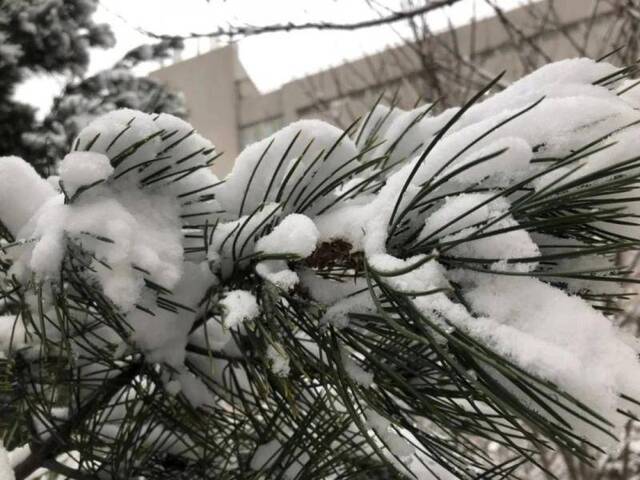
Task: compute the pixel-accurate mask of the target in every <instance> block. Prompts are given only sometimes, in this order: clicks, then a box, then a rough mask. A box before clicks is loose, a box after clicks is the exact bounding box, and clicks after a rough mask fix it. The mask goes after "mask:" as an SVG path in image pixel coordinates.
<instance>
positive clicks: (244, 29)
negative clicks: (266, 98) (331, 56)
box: [137, 0, 460, 40]
mask: <svg viewBox="0 0 640 480" xmlns="http://www.w3.org/2000/svg"><path fill="white" fill-rule="evenodd" d="M459 1H460V0H433V1H432V2H428V3H426V4H425V5H422V6H420V7H416V8H411V9H407V10H401V11H398V12H393V13H391V14H389V15H386V16H381V17H379V18H372V19H369V20H361V21H359V22H352V23H334V22H305V23H291V22H289V23H276V24H272V25H263V26H254V25H244V26H233V25H232V26H230V27H228V28H224V27H218V29H216V30H213V31H211V32H206V33H189V34H186V35H167V34H160V33H155V32H151V31H149V30H145V29H143V28H140V27H138V28H137V30H138V31H140V32H141V33H143V34H144V35H147V36H149V37H152V38H157V39H163V40H166V39H175V38H180V39H183V40H187V39H193V38H221V37H227V38H229V39H231V38H236V37H249V36H253V35H262V34H264V33H275V32H291V31H299V30H343V31H349V30H359V29H361V28H370V27H378V26H380V25H387V24H391V23H396V22H399V21H401V20H407V19H410V18H413V17H415V16H418V15H424V14H426V13H429V12H431V11H434V10H438V9H440V8H443V7H448V6H451V5H453V4H454V3H458V2H459Z"/></svg>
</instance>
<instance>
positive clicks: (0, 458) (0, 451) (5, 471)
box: [0, 442, 16, 480]
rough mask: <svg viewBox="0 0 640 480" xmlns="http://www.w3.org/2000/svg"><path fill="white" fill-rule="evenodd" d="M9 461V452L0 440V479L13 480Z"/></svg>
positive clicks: (13, 476)
mask: <svg viewBox="0 0 640 480" xmlns="http://www.w3.org/2000/svg"><path fill="white" fill-rule="evenodd" d="M15 478H16V477H15V475H14V474H13V468H12V465H11V461H10V460H9V452H7V450H6V449H5V448H4V445H2V443H1V442H0V480H15Z"/></svg>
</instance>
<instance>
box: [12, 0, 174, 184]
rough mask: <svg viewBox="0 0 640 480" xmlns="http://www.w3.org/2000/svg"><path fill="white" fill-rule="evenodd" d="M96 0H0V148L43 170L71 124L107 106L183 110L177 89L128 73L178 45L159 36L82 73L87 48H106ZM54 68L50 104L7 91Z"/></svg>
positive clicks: (63, 147) (72, 131)
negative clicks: (47, 107)
mask: <svg viewBox="0 0 640 480" xmlns="http://www.w3.org/2000/svg"><path fill="white" fill-rule="evenodd" d="M97 5H98V2H97V0H24V1H19V2H17V1H14V0H0V76H1V78H2V82H0V155H20V156H22V157H23V158H25V159H27V160H28V161H30V162H31V163H32V164H33V165H34V166H36V168H37V169H39V170H40V171H42V172H44V173H51V171H52V166H53V165H55V162H56V160H58V159H59V158H60V156H61V154H62V153H63V152H65V151H67V150H68V147H69V144H70V141H71V139H73V138H74V137H75V135H76V134H77V132H78V127H77V125H78V124H79V123H80V124H83V125H84V124H86V123H87V121H89V120H90V119H91V118H93V117H95V116H98V115H101V114H103V113H105V112H107V111H110V110H113V109H115V108H124V107H129V108H135V109H139V110H143V111H147V112H160V111H163V112H167V113H172V114H174V115H178V116H185V115H186V110H185V107H184V102H183V101H182V98H181V96H180V95H179V94H177V93H173V92H170V91H168V90H167V89H166V88H165V87H163V86H162V85H161V84H160V83H158V82H157V81H155V80H152V79H149V78H142V77H138V76H136V75H135V73H134V72H133V71H132V69H133V67H135V66H136V65H138V64H140V63H141V62H145V61H150V60H158V59H161V58H165V57H167V56H170V55H172V54H173V52H174V51H175V50H176V49H180V48H182V41H181V40H174V39H165V40H162V41H159V42H155V43H154V44H151V45H143V46H140V47H137V48H135V49H133V50H131V51H130V52H128V53H127V54H126V55H125V56H124V58H122V59H121V60H120V61H118V62H117V63H116V64H115V65H113V66H112V67H111V68H108V69H105V70H103V71H100V72H98V73H96V74H94V75H90V76H87V69H88V66H89V58H90V57H89V55H90V50H91V49H92V48H110V47H113V46H114V45H115V41H116V40H115V38H114V36H113V34H112V32H111V29H110V28H109V26H108V25H107V24H98V23H95V22H94V20H93V19H92V16H93V14H94V13H95V11H96V8H97ZM42 74H48V75H62V76H63V78H64V82H65V86H64V87H63V89H62V91H61V93H60V94H59V95H58V96H57V97H56V98H55V100H54V102H53V107H52V109H51V111H50V112H49V113H48V114H47V115H46V117H45V118H44V119H39V118H38V116H37V115H36V110H35V108H34V107H32V106H31V105H27V104H25V103H23V102H20V101H18V100H16V99H15V98H14V95H15V91H16V88H17V86H18V85H19V84H20V83H22V82H24V81H25V80H27V79H28V78H30V77H31V76H33V75H42Z"/></svg>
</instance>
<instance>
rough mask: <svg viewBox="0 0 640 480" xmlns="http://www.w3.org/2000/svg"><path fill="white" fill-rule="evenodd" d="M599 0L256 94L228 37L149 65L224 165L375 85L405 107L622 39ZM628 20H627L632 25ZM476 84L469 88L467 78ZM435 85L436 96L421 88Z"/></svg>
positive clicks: (540, 10) (621, 26)
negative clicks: (185, 56) (179, 95)
mask: <svg viewBox="0 0 640 480" xmlns="http://www.w3.org/2000/svg"><path fill="white" fill-rule="evenodd" d="M616 3H620V4H621V3H623V2H615V1H611V2H607V1H599V0H556V1H554V0H543V1H540V2H537V3H535V4H533V5H531V6H526V7H521V8H518V9H515V10H511V11H508V12H501V11H499V12H498V14H497V15H496V16H493V17H490V18H486V19H484V20H480V21H477V22H473V23H471V24H469V25H466V26H463V27H460V28H456V29H454V30H448V31H445V32H442V33H438V34H435V35H433V34H430V33H429V34H423V35H420V34H417V35H416V39H415V41H412V42H410V43H407V44H404V45H401V46H397V47H393V48H389V49H387V50H384V51H382V52H380V53H377V54H374V55H370V56H367V57H364V58H362V59H360V60H356V61H353V62H348V63H345V64H343V65H341V66H339V67H336V68H331V69H328V70H325V71H322V72H319V73H316V74H314V75H310V76H308V77H305V78H301V79H297V80H293V81H291V82H289V83H287V84H285V85H283V86H282V87H281V88H280V89H278V90H276V91H272V92H269V93H265V94H262V93H260V92H259V91H258V90H257V89H256V87H255V85H254V84H253V82H252V81H251V79H250V78H249V76H248V75H247V73H246V71H245V70H244V68H243V67H242V64H241V63H240V61H239V59H238V55H237V48H236V46H235V45H229V46H226V47H223V48H218V49H216V50H212V51H210V52H208V53H205V54H203V55H199V56H197V57H194V58H191V59H189V60H185V61H181V62H178V63H175V64H173V65H170V66H167V67H165V68H161V69H159V70H157V71H155V72H152V73H151V74H150V76H151V77H153V78H156V79H158V80H160V81H161V82H163V83H165V84H166V85H168V86H169V87H171V88H173V89H175V90H179V91H182V92H184V94H185V97H186V102H187V106H188V109H189V112H190V118H189V120H190V121H191V123H192V124H193V125H194V126H195V127H196V129H198V131H200V133H202V134H203V135H204V136H205V137H207V138H210V139H211V140H212V141H213V142H214V143H215V144H216V146H217V147H218V148H219V149H220V150H222V151H223V152H224V155H223V156H222V158H221V159H219V160H218V162H217V164H216V165H215V167H214V171H215V172H216V173H217V174H218V175H221V176H224V175H225V174H226V173H228V172H229V171H230V169H231V167H232V165H233V161H234V159H235V158H236V156H237V155H238V153H239V152H240V151H241V149H242V148H243V147H244V146H246V145H247V144H250V143H252V142H254V141H256V140H259V139H261V138H264V137H266V136H267V135H269V134H271V133H273V132H274V131H276V130H277V129H279V128H280V127H281V126H283V125H285V124H287V123H289V122H291V121H294V120H296V119H299V118H305V117H318V118H325V119H327V120H329V121H332V122H333V123H337V124H342V125H343V126H344V125H345V124H346V123H349V122H350V121H351V120H352V119H354V118H356V116H357V115H361V114H362V113H363V112H365V111H366V108H367V106H370V105H372V104H373V102H374V101H375V99H376V97H378V96H379V95H380V92H382V91H384V92H385V95H386V96H387V100H386V101H391V98H390V97H391V96H395V99H396V102H397V103H398V105H399V106H401V107H404V108H410V107H411V106H412V105H414V104H415V103H416V102H417V101H419V99H420V98H421V97H426V98H427V100H431V99H433V98H434V97H439V98H442V97H443V96H446V97H447V99H448V103H457V102H459V101H460V100H461V99H464V98H468V96H469V94H472V93H473V90H474V88H475V89H476V90H477V88H479V87H480V86H481V85H484V84H486V83H487V81H488V80H489V79H491V78H494V76H495V75H496V74H497V73H498V72H500V71H502V70H505V71H506V75H505V77H504V78H505V79H507V81H508V80H509V79H514V78H518V77H520V76H521V75H522V74H523V73H526V72H527V71H531V70H533V69H535V68H536V67H537V66H539V65H541V64H544V63H546V62H548V61H551V60H558V59H562V58H569V57H575V56H579V55H588V56H591V57H592V58H597V57H599V56H601V55H602V54H604V53H607V52H609V51H611V50H613V49H614V48H615V47H617V46H619V44H616V41H617V40H618V39H620V38H621V37H623V36H626V37H627V38H629V34H630V33H629V31H628V29H629V28H630V25H637V24H638V22H637V21H636V22H631V23H629V22H628V21H627V20H626V17H625V13H624V9H623V8H622V5H619V6H618V7H616ZM634 28H635V27H634ZM476 86H477V87H476ZM430 92H431V93H433V92H437V93H440V95H431V98H430Z"/></svg>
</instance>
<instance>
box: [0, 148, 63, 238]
mask: <svg viewBox="0 0 640 480" xmlns="http://www.w3.org/2000/svg"><path fill="white" fill-rule="evenodd" d="M25 192H28V193H29V194H28V195H25ZM54 195H55V191H54V190H53V188H52V187H51V186H50V185H49V184H48V183H47V181H46V180H44V179H42V178H40V176H39V175H38V174H37V173H36V171H35V169H34V168H33V167H32V166H31V165H29V164H28V163H27V162H25V161H24V160H22V159H21V158H18V157H0V212H2V217H1V220H2V223H3V224H4V225H5V226H6V227H7V228H8V229H9V231H10V232H11V234H12V235H14V236H17V235H18V233H19V232H20V230H21V229H22V227H23V226H24V225H25V224H26V223H27V222H28V221H29V219H30V218H31V217H32V216H33V214H34V213H35V212H36V211H37V210H38V208H39V207H40V205H42V203H44V202H45V201H46V200H48V199H50V198H51V197H53V196H54Z"/></svg>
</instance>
